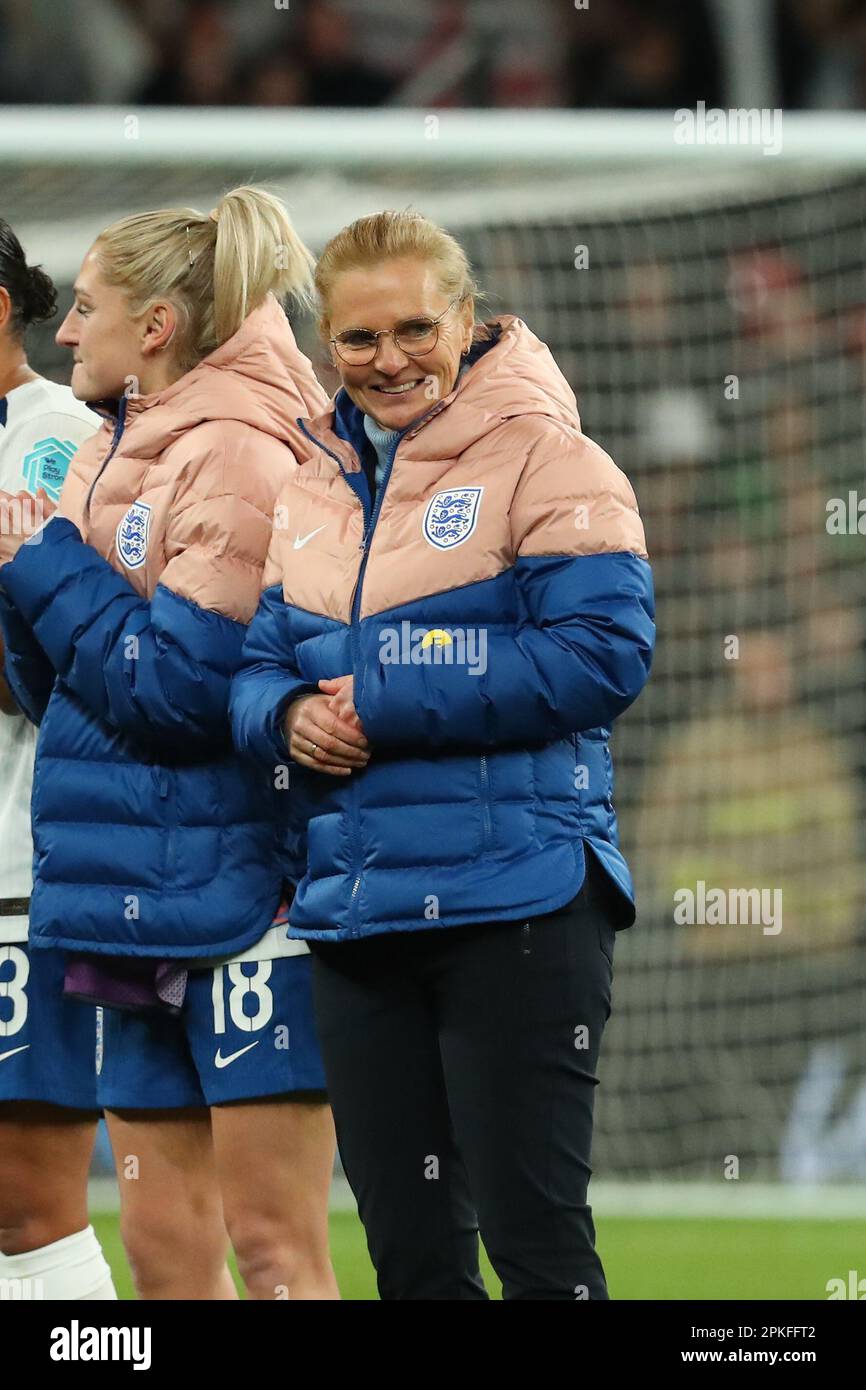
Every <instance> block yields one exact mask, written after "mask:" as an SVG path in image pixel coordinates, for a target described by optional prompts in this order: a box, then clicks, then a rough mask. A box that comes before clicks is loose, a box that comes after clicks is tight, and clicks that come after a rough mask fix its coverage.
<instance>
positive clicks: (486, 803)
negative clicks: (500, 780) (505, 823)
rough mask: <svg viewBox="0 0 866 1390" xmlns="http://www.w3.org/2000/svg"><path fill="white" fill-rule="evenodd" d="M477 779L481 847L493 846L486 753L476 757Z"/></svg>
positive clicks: (491, 809) (488, 847)
mask: <svg viewBox="0 0 866 1390" xmlns="http://www.w3.org/2000/svg"><path fill="white" fill-rule="evenodd" d="M478 781H479V785H480V789H481V795H480V799H481V848H482V850H488V849H491V848H492V847H493V802H492V799H491V796H490V764H489V762H488V760H487V754H486V753H482V754H481V757H480V758H479V759H478Z"/></svg>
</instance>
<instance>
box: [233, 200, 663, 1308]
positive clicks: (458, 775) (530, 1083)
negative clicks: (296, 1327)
mask: <svg viewBox="0 0 866 1390" xmlns="http://www.w3.org/2000/svg"><path fill="white" fill-rule="evenodd" d="M316 285H317V288H318V291H319V297H320V301H321V313H322V331H323V336H324V338H325V340H326V341H327V342H328V344H329V346H330V349H331V352H332V355H333V362H334V365H335V367H336V368H337V370H338V372H339V374H340V377H341V380H342V387H341V389H340V390H339V391H338V393H337V396H336V398H335V401H334V402H333V404H332V406H331V407H330V408H329V410H328V411H326V412H325V413H324V414H323V415H322V416H320V417H319V418H318V419H316V420H313V421H310V422H309V423H308V424H307V425H306V426H305V429H306V432H307V433H308V435H309V438H310V455H309V458H308V459H307V460H305V461H304V462H303V465H302V467H301V468H300V469H299V470H298V472H297V474H296V475H295V476H294V477H293V478H292V479H290V480H289V483H288V485H287V487H286V489H285V492H284V493H283V496H282V503H281V505H282V506H284V508H285V512H286V515H287V516H288V517H289V518H290V519H291V525H290V527H289V528H287V529H284V530H277V531H275V533H274V546H273V552H272V556H271V560H270V561H269V566H268V575H267V578H268V580H269V581H270V583H269V585H268V587H267V588H266V589H265V592H264V594H263V597H262V600H261V603H260V606H259V611H258V613H257V615H256V617H255V619H254V621H253V623H252V625H251V628H250V632H249V636H248V638H247V644H246V648H245V660H244V664H243V666H242V668H241V669H240V670H239V672H238V673H237V675H236V676H235V680H234V685H233V692H232V713H233V724H234V730H235V739H236V743H237V746H238V747H239V748H240V749H241V750H243V751H244V752H245V753H247V754H248V755H250V756H251V757H254V758H256V759H258V760H259V761H260V762H261V763H263V764H264V765H265V766H271V767H273V765H274V764H279V763H280V762H281V761H283V760H284V759H285V758H286V755H287V751H288V754H289V756H290V757H291V758H292V760H293V762H294V763H295V764H296V765H297V771H296V773H295V775H294V777H293V789H294V791H293V798H292V804H291V808H290V810H291V811H292V813H293V814H295V815H300V814H301V812H302V811H305V814H306V837H307V869H306V873H305V874H304V876H303V878H302V880H301V881H300V883H299V885H298V889H297V892H296V894H295V898H294V901H293V904H292V907H291V916H290V934H291V935H292V936H293V937H295V938H297V939H306V940H309V942H310V943H311V947H312V950H313V955H314V991H315V999H316V1016H317V1022H318V1027H319V1036H320V1039H321V1043H322V1049H323V1053H324V1057H325V1066H326V1071H327V1075H328V1085H329V1094H330V1096H331V1101H332V1104H333V1107H334V1115H335V1119H336V1124H337V1133H338V1137H339V1142H340V1152H341V1155H342V1158H343V1161H344V1163H345V1166H346V1172H347V1175H348V1178H349V1181H350V1183H351V1185H352V1187H353V1190H354V1192H355V1195H356V1197H357V1199H358V1206H359V1210H360V1214H361V1218H362V1220H363V1222H364V1225H365V1228H366V1232H367V1240H368V1244H369V1247H370V1252H371V1255H372V1258H373V1262H374V1264H375V1266H376V1270H377V1273H378V1280H379V1290H380V1293H381V1294H382V1297H383V1298H466V1299H475V1298H484V1297H485V1296H486V1295H485V1291H484V1286H483V1284H482V1282H481V1278H480V1275H479V1271H478V1228H479V1226H480V1230H481V1235H482V1237H483V1239H484V1243H485V1246H486V1249H487V1251H488V1254H489V1255H490V1259H491V1261H492V1262H493V1265H494V1267H495V1269H496V1271H497V1273H498V1275H499V1277H500V1278H501V1280H502V1283H503V1295H504V1297H506V1298H522V1299H528V1298H558V1299H574V1298H592V1299H603V1298H606V1297H607V1286H606V1283H605V1278H604V1272H603V1269H602V1265H601V1261H600V1259H599V1257H598V1254H597V1252H596V1250H595V1241H594V1235H595V1233H594V1228H593V1223H592V1215H591V1210H590V1207H589V1205H588V1201H587V1184H588V1179H589V1173H590V1164H589V1161H590V1147H591V1138H592V1105H593V1094H594V1088H595V1086H596V1084H597V1075H596V1069H597V1064H598V1058H599V1049H600V1044H601V1035H602V1030H603V1028H604V1024H605V1021H606V1019H607V1017H608V1015H609V1013H610V1000H611V975H612V962H613V949H614V932H615V928H616V927H617V926H626V925H629V924H630V923H631V922H632V921H633V920H634V915H635V913H634V904H633V900H632V889H631V880H630V877H629V872H628V868H627V867H626V863H625V860H624V859H623V856H622V854H621V853H620V850H619V847H618V841H617V830H616V818H615V815H614V811H613V802H612V800H611V795H612V777H611V767H610V754H609V751H608V738H609V733H610V724H611V722H612V721H613V719H614V718H615V717H616V716H617V715H618V714H620V713H621V712H622V711H623V710H624V709H626V708H627V706H628V705H629V704H631V702H632V701H633V700H634V699H635V698H636V696H637V694H638V692H639V691H640V689H641V688H642V686H643V684H644V682H645V680H646V678H647V673H648V671H649V666H650V658H651V653H652V647H653V636H654V627H653V600H652V583H651V577H650V571H649V566H648V564H647V559H646V549H645V545H644V535H643V527H642V525H641V522H640V518H639V516H638V511H637V505H636V502H635V497H634V493H633V492H632V489H631V487H630V486H629V483H628V481H627V479H626V478H625V476H624V475H623V474H622V473H621V472H620V470H619V469H618V468H617V467H616V466H615V464H614V463H613V462H612V461H611V459H609V458H608V456H607V455H606V454H605V453H604V452H603V451H602V450H601V449H600V448H599V447H598V446H597V445H596V444H593V443H592V441H591V440H589V439H587V438H586V436H585V435H584V434H583V433H582V432H581V429H580V421H579V418H578V414H577V407H576V404H575V399H574V395H573V393H572V391H571V388H570V387H569V385H568V383H567V382H566V381H565V379H564V377H563V376H562V373H561V372H560V371H559V369H558V367H557V366H556V363H555V362H554V360H553V358H552V356H551V354H550V352H549V351H548V349H547V348H546V347H545V345H544V344H543V343H542V342H540V341H539V340H538V338H537V337H535V335H534V334H533V333H532V332H531V330H530V329H529V328H528V327H527V326H526V324H524V323H522V322H521V321H520V320H519V319H516V318H514V317H513V316H511V315H507V314H506V315H502V316H500V317H499V318H497V319H495V320H492V321H491V322H489V323H487V324H485V325H481V324H476V322H475V313H474V288H475V287H474V284H473V280H472V276H471V273H470V270H469V266H468V264H467V260H466V256H465V254H464V252H463V251H462V249H461V247H460V246H459V244H458V243H457V242H456V241H455V240H454V239H453V238H452V237H450V236H449V235H448V234H447V233H445V232H444V231H443V230H442V229H440V228H439V227H436V226H435V225H434V224H432V223H431V222H429V221H428V220H427V219H425V218H423V217H421V216H418V215H416V214H412V213H392V212H386V213H381V214H377V215H376V216H373V217H368V218H363V219H362V220H361V221H360V222H357V223H355V224H353V225H352V226H351V227H349V228H347V229H346V230H345V231H343V232H341V233H340V234H339V235H338V236H336V237H335V238H334V239H333V240H332V241H331V242H330V243H329V244H328V246H327V247H326V248H325V250H324V251H323V253H322V257H321V259H320V261H319V263H318V266H317V270H316ZM296 537H298V538H300V540H301V543H302V545H303V553H302V554H300V553H299V552H298V550H297V549H296V546H297V544H298V541H297V540H296V539H295V538H296ZM314 685H318V687H319V690H320V692H321V693H319V694H311V693H310V689H311V687H312V686H314ZM292 829H294V828H293V827H292ZM290 843H291V844H293V843H294V833H293V834H291V835H290Z"/></svg>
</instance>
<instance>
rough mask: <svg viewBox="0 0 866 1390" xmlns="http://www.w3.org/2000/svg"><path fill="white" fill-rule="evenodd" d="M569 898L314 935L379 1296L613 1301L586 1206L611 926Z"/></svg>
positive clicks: (336, 1088) (321, 1019)
mask: <svg viewBox="0 0 866 1390" xmlns="http://www.w3.org/2000/svg"><path fill="white" fill-rule="evenodd" d="M587 858H588V860H589V861H590V863H589V871H588V876H587V879H586V881H585V883H584V885H583V887H582V888H581V891H580V893H579V894H578V896H577V897H576V898H575V899H574V900H573V901H572V902H571V903H569V904H568V905H567V906H566V907H564V908H561V909H559V911H557V912H554V913H549V914H546V915H544V916H541V917H536V918H533V919H531V920H529V921H528V922H527V921H526V919H522V920H520V921H516V922H514V921H512V922H501V921H499V922H490V923H484V924H476V925H473V926H467V927H452V928H435V929H433V930H430V931H421V932H395V933H392V934H389V935H383V936H377V937H370V938H367V939H365V940H360V941H352V942H342V943H339V942H326V943H322V942H311V943H310V944H311V949H312V952H313V961H314V964H313V980H314V992H315V1006H316V1020H317V1025H318V1032H319V1038H320V1042H321V1045H322V1051H323V1055H324V1061H325V1071H326V1074H327V1079H328V1089H329V1094H330V1099H331V1104H332V1106H333V1110H334V1117H335V1122H336V1127H337V1139H338V1142H339V1146H340V1154H341V1157H342V1160H343V1165H344V1167H345V1170H346V1175H347V1177H348V1180H349V1183H350V1185H351V1187H352V1191H353V1192H354V1194H355V1197H356V1199H357V1202H358V1210H359V1212H360V1215H361V1220H362V1221H363V1223H364V1228H365V1231H366V1234H367V1244H368V1247H369V1251H370V1256H371V1259H372V1261H373V1264H374V1266H375V1269H376V1273H377V1278H378V1286H379V1293H380V1296H381V1297H382V1298H383V1299H440V1298H441V1299H464V1298H469V1299H483V1298H486V1297H487V1294H486V1292H485V1289H484V1285H483V1282H482V1279H481V1275H480V1272H479V1267H478V1231H479V1228H480V1231H481V1236H482V1238H483V1240H484V1245H485V1248H486V1250H487V1253H488V1255H489V1256H490V1260H491V1263H492V1264H493V1267H494V1269H495V1270H496V1273H497V1274H498V1275H499V1278H500V1279H501V1280H502V1286H503V1297H504V1298H522V1299H585V1298H591V1299H605V1298H607V1297H608V1293H607V1286H606V1284H605V1278H604V1271H603V1269H602V1266H601V1261H600V1260H599V1257H598V1255H597V1254H596V1251H595V1228H594V1226H593V1221H592V1213H591V1210H590V1207H589V1205H588V1202H587V1185H588V1182H589V1177H590V1172H591V1169H590V1148H591V1142H592V1111H593V1098H594V1093H595V1087H596V1085H597V1084H598V1078H597V1076H596V1068H597V1065H598V1057H599V1048H600V1045H601V1035H602V1030H603V1028H604V1025H605V1022H606V1021H607V1019H608V1018H609V1016H610V1008H611V979H612V972H613V949H614V938H615V929H614V925H613V921H614V920H615V918H614V913H613V911H612V910H611V908H610V905H609V902H608V900H607V894H606V891H605V884H606V882H607V881H606V879H605V878H604V875H603V872H602V870H601V869H600V868H598V866H597V865H596V864H595V861H594V859H593V856H592V854H591V853H588V854H587Z"/></svg>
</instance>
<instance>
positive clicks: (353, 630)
mask: <svg viewBox="0 0 866 1390" xmlns="http://www.w3.org/2000/svg"><path fill="white" fill-rule="evenodd" d="M298 424H299V425H300V427H301V430H302V431H303V433H304V434H305V435H306V436H307V438H308V439H309V440H310V442H311V443H313V444H315V445H317V447H318V448H320V449H322V450H323V451H324V453H326V454H327V455H328V456H329V458H332V459H333V460H334V461H335V463H336V464H337V467H338V468H339V470H340V475H341V477H343V478H344V479H346V486H347V487H348V488H350V490H351V491H352V493H353V494H354V495H355V496H356V497H357V496H358V494H357V493H356V492H355V489H354V488H353V487H352V485H351V483H350V482H349V481H348V479H347V478H346V470H345V469H344V467H343V465H342V463H341V461H340V459H339V458H338V456H337V455H336V454H335V453H334V451H333V449H329V448H328V446H327V445H326V444H323V443H322V441H321V440H320V439H317V438H316V437H315V435H312V434H310V431H309V430H308V429H307V428H306V426H305V425H304V424H303V422H302V421H301V420H298ZM400 439H402V435H401V436H399V437H398V438H397V439H395V440H394V443H393V445H392V446H391V452H390V454H389V455H388V460H387V462H386V464H385V472H384V473H383V475H382V482H381V485H380V487H379V490H378V492H377V493H376V501H375V504H374V506H373V510H372V512H371V513H370V514H369V515H368V513H367V508H366V507H365V506H364V504H363V501H362V502H361V509H362V511H363V514H364V534H363V537H362V538H361V544H360V546H359V547H358V549H359V550H363V555H362V557H361V564H360V566H359V569H358V578H357V579H356V581H355V592H354V594H353V595H352V608H351V612H350V615H349V640H350V643H351V647H352V655H353V660H354V664H355V665H357V664H358V659H359V657H360V650H361V641H360V624H359V621H358V614H359V613H360V611H361V589H362V587H363V584H364V571H365V570H366V568H367V561H368V559H369V558H370V546H371V545H372V543H373V532H374V531H375V529H376V522H377V521H378V520H379V513H380V511H381V510H382V500H383V498H384V496H385V489H386V487H387V486H388V479H389V478H390V476H391V469H392V468H393V467H394V456H395V454H396V453H397V448H398V446H399V444H400ZM349 780H350V782H351V784H352V838H353V840H354V844H355V869H356V873H355V878H354V881H353V883H352V891H351V893H350V895H349V908H350V911H351V913H352V916H353V919H354V920H353V922H352V926H351V928H350V931H349V935H350V936H360V933H361V926H360V923H359V921H358V895H359V893H360V889H361V881H362V878H363V874H362V873H361V864H362V862H363V854H362V848H363V847H362V844H361V807H360V801H361V794H360V792H359V790H358V781H357V778H355V777H351V778H350V779H349Z"/></svg>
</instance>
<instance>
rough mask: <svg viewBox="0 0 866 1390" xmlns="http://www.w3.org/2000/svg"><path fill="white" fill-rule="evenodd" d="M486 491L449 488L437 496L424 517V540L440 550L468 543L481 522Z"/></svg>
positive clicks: (477, 488)
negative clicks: (480, 513)
mask: <svg viewBox="0 0 866 1390" xmlns="http://www.w3.org/2000/svg"><path fill="white" fill-rule="evenodd" d="M483 491H484V488H483V487H449V488H447V489H446V490H445V491H444V492H436V493H434V494H433V496H432V497H431V498H430V501H429V502H428V504H427V510H426V512H425V513H424V526H423V531H424V539H425V541H427V542H428V544H430V545H433V546H435V547H436V549H437V550H451V549H452V548H453V547H454V546H455V545H462V544H463V542H464V541H468V539H469V537H470V536H471V535H472V532H473V531H474V530H475V526H476V523H477V521H478V509H479V507H480V505H481V494H482V492H483Z"/></svg>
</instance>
